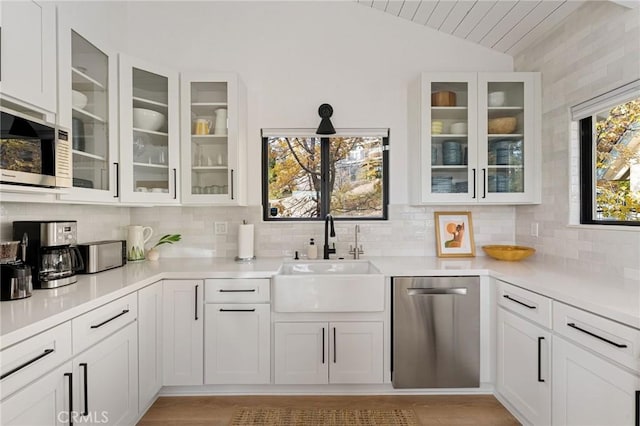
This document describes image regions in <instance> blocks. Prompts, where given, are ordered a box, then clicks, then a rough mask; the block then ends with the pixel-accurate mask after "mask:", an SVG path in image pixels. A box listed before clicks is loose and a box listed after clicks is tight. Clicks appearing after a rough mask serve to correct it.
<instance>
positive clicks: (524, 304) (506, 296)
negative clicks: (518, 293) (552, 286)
mask: <svg viewBox="0 0 640 426" xmlns="http://www.w3.org/2000/svg"><path fill="white" fill-rule="evenodd" d="M502 297H504V298H505V299H509V300H511V301H512V302H516V303H517V304H519V305H522V306H526V307H527V308H529V309H535V308H536V307H535V306H533V305H527V304H526V303H524V302H521V301H519V300H516V299H514V298H513V297H511V296H509V295H508V294H505V295H504V296H502Z"/></svg>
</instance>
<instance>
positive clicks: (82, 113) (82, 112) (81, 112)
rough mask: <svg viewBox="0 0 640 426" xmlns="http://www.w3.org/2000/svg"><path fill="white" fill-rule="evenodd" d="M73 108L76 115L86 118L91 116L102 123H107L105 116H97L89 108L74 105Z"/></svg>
mask: <svg viewBox="0 0 640 426" xmlns="http://www.w3.org/2000/svg"><path fill="white" fill-rule="evenodd" d="M71 109H72V111H73V112H74V113H75V115H79V116H80V117H84V118H89V119H91V120H95V121H98V122H100V123H106V120H105V119H104V118H102V117H99V116H97V115H95V114H92V113H90V112H89V111H87V110H84V109H80V108H76V107H73V108H71Z"/></svg>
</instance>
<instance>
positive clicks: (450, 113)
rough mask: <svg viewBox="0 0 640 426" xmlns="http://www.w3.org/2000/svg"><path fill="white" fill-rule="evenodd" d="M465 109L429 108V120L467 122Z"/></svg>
mask: <svg viewBox="0 0 640 426" xmlns="http://www.w3.org/2000/svg"><path fill="white" fill-rule="evenodd" d="M468 110H469V108H467V107H431V118H432V119H436V120H438V119H442V120H447V119H449V120H464V121H466V120H467V114H468Z"/></svg>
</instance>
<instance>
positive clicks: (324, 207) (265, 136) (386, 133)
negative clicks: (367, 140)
mask: <svg viewBox="0 0 640 426" xmlns="http://www.w3.org/2000/svg"><path fill="white" fill-rule="evenodd" d="M390 135H391V130H390V129H377V128H374V129H336V134H333V135H317V134H315V130H307V131H305V129H262V131H261V140H262V142H261V143H262V159H261V163H262V167H261V171H260V179H261V181H262V185H261V186H262V220H263V221H265V222H273V223H277V222H321V221H324V219H325V215H326V212H327V211H328V207H329V199H328V197H322V196H321V206H320V210H321V215H320V216H319V217H272V216H270V215H269V211H268V206H269V181H268V179H267V175H268V167H269V166H268V161H267V160H268V158H269V151H268V150H269V148H268V145H269V144H268V140H269V137H271V136H289V137H293V136H306V137H317V138H320V141H321V145H320V149H321V158H320V170H321V172H320V173H321V175H322V184H321V185H322V186H321V189H320V193H321V194H323V193H327V191H326V189H325V188H326V185H327V176H326V175H325V174H327V173H328V169H329V138H333V137H340V136H351V137H353V136H363V137H364V136H380V137H381V138H382V170H383V173H382V216H380V217H336V216H334V217H333V219H334V220H335V221H377V220H378V221H379V220H389V174H390V173H389V170H390V164H389V137H390Z"/></svg>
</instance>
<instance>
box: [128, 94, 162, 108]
mask: <svg viewBox="0 0 640 426" xmlns="http://www.w3.org/2000/svg"><path fill="white" fill-rule="evenodd" d="M132 99H133V106H134V108H137V107H138V106H142V107H155V108H154V110H155V109H158V108H161V109H162V111H163V112H166V111H167V109H168V108H169V105H167V104H165V103H162V102H158V101H152V100H151V99H146V98H141V97H139V96H133V97H132Z"/></svg>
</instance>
